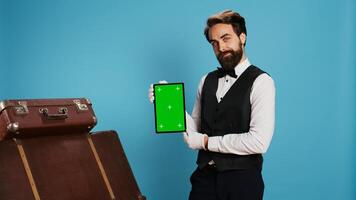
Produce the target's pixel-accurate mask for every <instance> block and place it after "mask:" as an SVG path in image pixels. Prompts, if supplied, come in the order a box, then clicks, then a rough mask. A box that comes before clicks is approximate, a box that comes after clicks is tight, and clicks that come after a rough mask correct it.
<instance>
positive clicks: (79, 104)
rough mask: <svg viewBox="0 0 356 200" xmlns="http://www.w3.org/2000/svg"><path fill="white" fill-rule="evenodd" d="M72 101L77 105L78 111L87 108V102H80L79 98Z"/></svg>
mask: <svg viewBox="0 0 356 200" xmlns="http://www.w3.org/2000/svg"><path fill="white" fill-rule="evenodd" d="M73 102H74V103H75V105H76V106H77V109H78V110H79V111H86V110H88V106H87V104H84V103H80V100H77V99H76V100H73Z"/></svg>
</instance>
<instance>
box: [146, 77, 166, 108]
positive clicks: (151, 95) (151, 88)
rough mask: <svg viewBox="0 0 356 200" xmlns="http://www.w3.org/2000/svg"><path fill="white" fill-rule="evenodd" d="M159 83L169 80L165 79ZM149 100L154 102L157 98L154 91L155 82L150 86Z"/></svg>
mask: <svg viewBox="0 0 356 200" xmlns="http://www.w3.org/2000/svg"><path fill="white" fill-rule="evenodd" d="M158 83H159V84H165V83H168V82H167V81H165V80H163V81H159V82H158ZM148 100H149V101H150V102H151V103H153V101H154V100H155V95H154V92H153V84H151V85H150V88H148Z"/></svg>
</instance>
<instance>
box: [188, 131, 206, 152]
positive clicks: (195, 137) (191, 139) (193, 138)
mask: <svg viewBox="0 0 356 200" xmlns="http://www.w3.org/2000/svg"><path fill="white" fill-rule="evenodd" d="M183 138H184V141H185V143H187V145H188V147H189V148H191V149H196V150H199V149H204V150H208V140H209V137H208V135H206V134H202V133H198V132H184V133H183Z"/></svg>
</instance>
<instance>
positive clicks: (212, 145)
mask: <svg viewBox="0 0 356 200" xmlns="http://www.w3.org/2000/svg"><path fill="white" fill-rule="evenodd" d="M220 138H221V136H215V137H209V140H208V150H209V151H213V152H220V151H219V140H220Z"/></svg>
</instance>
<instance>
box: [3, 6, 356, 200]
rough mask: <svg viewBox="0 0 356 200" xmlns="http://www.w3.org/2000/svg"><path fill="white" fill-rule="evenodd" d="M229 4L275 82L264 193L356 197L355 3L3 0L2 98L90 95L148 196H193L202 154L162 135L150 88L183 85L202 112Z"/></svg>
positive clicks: (251, 54)
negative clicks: (211, 32)
mask: <svg viewBox="0 0 356 200" xmlns="http://www.w3.org/2000/svg"><path fill="white" fill-rule="evenodd" d="M225 9H233V10H235V11H237V12H239V13H240V14H241V15H242V16H244V17H245V18H246V24H247V45H246V50H247V56H248V58H249V60H250V62H251V63H252V64H254V65H256V66H259V67H260V68H262V69H263V70H265V71H267V72H269V74H270V75H271V76H272V77H273V79H274V80H275V85H276V91H277V92H276V95H277V96H276V128H275V133H274V137H273V140H272V143H271V145H270V148H269V150H268V152H267V153H266V154H265V156H264V157H265V161H264V168H263V175H264V181H265V185H266V188H265V199H266V200H301V199H303V200H316V199H320V200H327V199H329V200H335V199H339V200H353V199H356V193H355V192H354V191H355V190H354V188H355V187H356V173H355V168H356V159H355V156H356V145H355V143H356V136H355V133H356V126H355V121H356V116H355V113H356V108H355V100H356V94H355V92H356V82H355V78H356V70H355V66H356V62H355V55H356V48H355V47H356V38H355V35H356V27H355V25H356V12H355V10H356V3H355V1H353V0H338V1H337V0H330V1H322V0H301V1H282V0H273V1H254V0H253V1H238V0H234V1H232V0H231V1H188V0H184V1H182V0H181V1H165V0H152V1H137V0H130V1H123V0H102V1H94V0H77V1H72V0H59V1H54V0H50V1H43V0H32V1H28V0H1V1H0V74H1V77H0V99H2V100H4V99H23V98H26V99H28V98H68V97H87V98H89V99H90V100H91V101H92V102H93V107H94V110H95V112H96V115H97V117H98V120H99V121H98V126H97V127H96V128H95V130H109V129H114V130H116V131H118V133H119V135H120V138H121V141H122V143H123V147H124V149H125V151H126V154H127V157H128V160H129V162H130V164H131V167H132V169H133V172H134V174H135V176H136V179H137V181H138V184H139V186H140V188H141V190H142V193H143V194H145V195H146V196H147V197H148V199H149V200H168V199H169V200H183V199H187V197H188V194H189V191H190V182H189V177H190V175H191V173H192V171H193V170H194V169H195V167H196V165H195V159H196V153H197V152H195V151H192V150H190V149H189V148H188V147H187V146H186V145H185V143H184V141H183V138H182V135H181V134H180V133H174V134H165V135H157V134H156V133H155V128H154V110H153V105H152V104H150V103H149V101H148V97H147V96H148V87H149V85H150V84H151V83H156V82H158V81H159V80H167V81H168V82H184V84H185V97H186V109H187V111H188V112H189V113H191V111H192V108H193V104H194V99H195V95H196V90H197V87H198V83H199V81H200V78H201V77H202V76H203V75H204V74H206V73H207V72H209V71H211V70H214V69H215V68H216V67H217V66H218V62H217V60H216V58H215V55H214V53H213V50H212V48H211V45H210V44H209V43H208V42H207V41H206V40H205V38H204V35H203V30H204V27H205V22H206V19H207V18H208V17H209V16H210V15H211V14H214V13H216V12H219V11H222V10H225ZM0 187H1V186H0Z"/></svg>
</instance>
